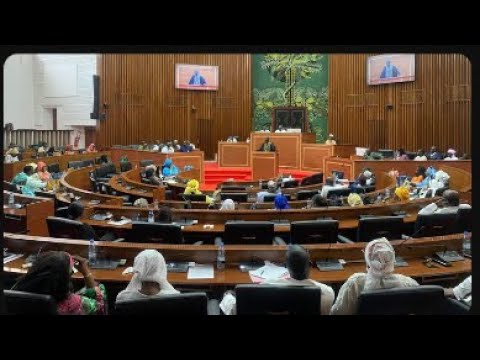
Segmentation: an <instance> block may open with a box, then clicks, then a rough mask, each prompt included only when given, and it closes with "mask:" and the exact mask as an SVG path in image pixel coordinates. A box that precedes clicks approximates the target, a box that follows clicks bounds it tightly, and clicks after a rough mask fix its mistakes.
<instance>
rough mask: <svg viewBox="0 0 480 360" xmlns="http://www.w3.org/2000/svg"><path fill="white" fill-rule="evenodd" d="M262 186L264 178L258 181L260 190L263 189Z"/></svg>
mask: <svg viewBox="0 0 480 360" xmlns="http://www.w3.org/2000/svg"><path fill="white" fill-rule="evenodd" d="M262 186H263V182H262V180H260V181H259V182H258V187H259V188H260V191H262Z"/></svg>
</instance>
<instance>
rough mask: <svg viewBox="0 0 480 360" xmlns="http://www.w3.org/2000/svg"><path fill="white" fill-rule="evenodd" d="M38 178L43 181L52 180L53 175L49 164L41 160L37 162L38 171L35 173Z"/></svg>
mask: <svg viewBox="0 0 480 360" xmlns="http://www.w3.org/2000/svg"><path fill="white" fill-rule="evenodd" d="M33 176H35V177H36V178H38V179H40V180H42V181H48V180H50V178H51V176H50V173H49V172H48V166H47V164H45V163H44V162H43V161H39V162H38V163H37V173H36V174H33Z"/></svg>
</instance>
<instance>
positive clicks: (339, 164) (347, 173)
mask: <svg viewBox="0 0 480 360" xmlns="http://www.w3.org/2000/svg"><path fill="white" fill-rule="evenodd" d="M323 169H324V171H323V173H324V175H323V178H324V179H325V178H326V177H328V176H331V175H332V171H333V170H338V171H343V173H344V179H348V180H353V179H354V178H355V176H356V172H355V169H354V168H353V161H352V160H350V159H344V158H336V157H329V158H324V165H323Z"/></svg>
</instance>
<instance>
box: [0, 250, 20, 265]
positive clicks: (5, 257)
mask: <svg viewBox="0 0 480 360" xmlns="http://www.w3.org/2000/svg"><path fill="white" fill-rule="evenodd" d="M22 256H23V254H12V253H4V255H3V263H4V264H7V263H9V262H10V261H13V260H17V259H18V258H21V257H22Z"/></svg>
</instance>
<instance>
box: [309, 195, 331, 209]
mask: <svg viewBox="0 0 480 360" xmlns="http://www.w3.org/2000/svg"><path fill="white" fill-rule="evenodd" d="M320 207H328V201H327V199H325V198H324V197H323V196H322V195H320V194H316V195H314V196H313V197H312V208H320Z"/></svg>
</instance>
